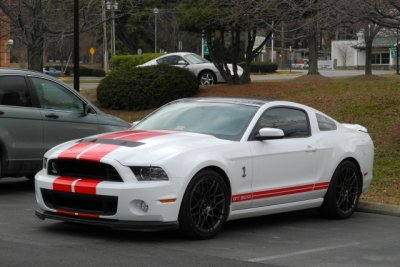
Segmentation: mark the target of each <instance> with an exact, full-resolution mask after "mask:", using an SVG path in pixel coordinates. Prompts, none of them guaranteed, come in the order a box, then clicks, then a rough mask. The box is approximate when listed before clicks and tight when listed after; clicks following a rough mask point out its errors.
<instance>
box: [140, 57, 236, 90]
mask: <svg viewBox="0 0 400 267" xmlns="http://www.w3.org/2000/svg"><path fill="white" fill-rule="evenodd" d="M158 64H168V65H171V66H176V67H182V68H186V69H188V70H190V71H191V72H193V74H194V75H195V76H196V77H197V78H198V80H199V83H200V84H201V85H210V84H215V83H219V82H225V80H224V78H223V77H222V76H221V73H220V72H219V70H218V69H217V68H216V67H215V65H214V63H212V62H210V61H208V60H207V59H205V58H202V57H201V56H199V55H197V54H194V53H188V52H178V53H170V54H166V55H164V56H161V57H158V58H155V59H153V60H150V61H148V62H146V63H144V64H142V65H139V67H144V66H152V65H158ZM228 68H229V70H230V71H231V73H233V68H232V64H228ZM237 72H238V75H239V76H242V74H243V69H242V68H241V67H240V66H238V70H237Z"/></svg>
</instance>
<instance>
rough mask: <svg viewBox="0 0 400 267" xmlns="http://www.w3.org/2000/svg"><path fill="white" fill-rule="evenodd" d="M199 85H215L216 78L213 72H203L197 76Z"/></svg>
mask: <svg viewBox="0 0 400 267" xmlns="http://www.w3.org/2000/svg"><path fill="white" fill-rule="evenodd" d="M199 83H200V84H201V85H212V84H215V83H217V77H216V76H215V74H214V72H212V71H210V70H204V71H202V72H201V73H200V74H199Z"/></svg>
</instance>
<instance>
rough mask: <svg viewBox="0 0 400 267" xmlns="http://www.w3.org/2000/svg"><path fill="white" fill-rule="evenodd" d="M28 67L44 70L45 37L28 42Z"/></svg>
mask: <svg viewBox="0 0 400 267" xmlns="http://www.w3.org/2000/svg"><path fill="white" fill-rule="evenodd" d="M27 49H28V69H30V70H36V71H39V72H42V71H43V39H42V38H39V40H36V41H35V42H33V43H31V44H28V47H27Z"/></svg>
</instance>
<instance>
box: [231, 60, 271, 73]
mask: <svg viewBox="0 0 400 267" xmlns="http://www.w3.org/2000/svg"><path fill="white" fill-rule="evenodd" d="M239 65H241V67H243V65H244V64H243V63H241V64H239ZM277 69H278V64H276V63H273V62H251V63H250V72H252V73H272V72H275V71H276V70H277Z"/></svg>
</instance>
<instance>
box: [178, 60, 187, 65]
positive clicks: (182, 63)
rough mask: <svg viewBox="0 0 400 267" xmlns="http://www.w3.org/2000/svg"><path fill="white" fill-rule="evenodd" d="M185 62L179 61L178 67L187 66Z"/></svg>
mask: <svg viewBox="0 0 400 267" xmlns="http://www.w3.org/2000/svg"><path fill="white" fill-rule="evenodd" d="M187 65H188V64H187V62H186V61H185V60H179V61H178V66H187Z"/></svg>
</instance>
